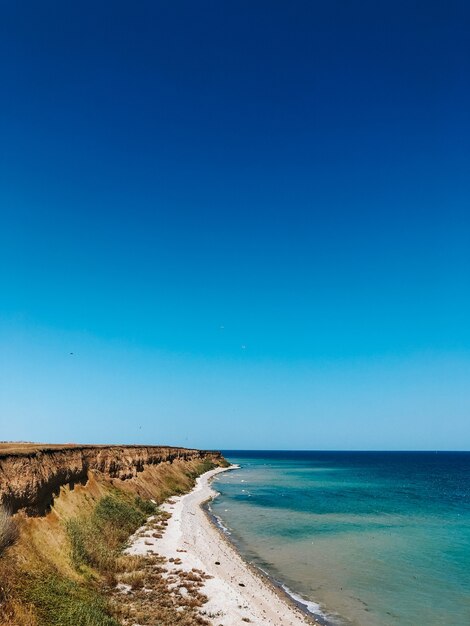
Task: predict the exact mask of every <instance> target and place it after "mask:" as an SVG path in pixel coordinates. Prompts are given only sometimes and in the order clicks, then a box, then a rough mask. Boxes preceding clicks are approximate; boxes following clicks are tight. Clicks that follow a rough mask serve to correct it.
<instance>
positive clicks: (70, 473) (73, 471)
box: [0, 444, 223, 515]
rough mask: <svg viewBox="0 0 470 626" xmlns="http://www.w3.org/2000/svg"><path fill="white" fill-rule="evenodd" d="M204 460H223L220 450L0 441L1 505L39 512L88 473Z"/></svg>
mask: <svg viewBox="0 0 470 626" xmlns="http://www.w3.org/2000/svg"><path fill="white" fill-rule="evenodd" d="M206 459H207V460H212V461H215V462H216V463H217V464H219V463H222V462H223V457H222V455H221V454H220V452H210V451H203V450H192V449H187V448H173V447H165V446H91V445H72V444H70V445H40V444H0V503H1V504H3V505H5V506H6V507H8V508H9V509H10V511H11V512H13V513H16V512H17V511H19V510H22V509H23V510H25V512H26V513H27V514H28V515H41V514H44V513H45V512H47V510H48V509H49V508H50V507H51V505H52V503H53V501H54V497H55V496H56V495H57V494H58V493H59V491H60V488H61V487H62V486H66V485H68V486H69V487H70V488H72V489H73V487H74V486H75V485H76V484H82V485H84V484H86V483H87V481H88V479H89V476H90V472H98V473H99V474H100V475H102V476H103V477H105V478H108V479H112V480H114V479H116V480H118V481H128V480H132V479H133V478H135V477H137V475H138V474H139V473H140V472H143V471H144V470H145V469H146V468H148V467H150V466H153V465H158V464H161V463H173V462H174V461H175V460H179V461H193V460H201V461H204V460H206Z"/></svg>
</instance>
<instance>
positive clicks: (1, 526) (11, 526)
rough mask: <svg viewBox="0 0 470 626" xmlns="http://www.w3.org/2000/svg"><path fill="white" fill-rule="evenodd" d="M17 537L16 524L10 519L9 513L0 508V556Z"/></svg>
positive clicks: (2, 507)
mask: <svg viewBox="0 0 470 626" xmlns="http://www.w3.org/2000/svg"><path fill="white" fill-rule="evenodd" d="M17 537H18V528H17V525H16V522H15V521H14V519H13V518H12V517H11V515H10V512H9V511H8V510H7V509H6V508H5V507H4V506H0V554H1V553H2V552H3V551H4V550H5V548H8V546H11V545H12V544H13V543H14V542H15V541H16V539H17Z"/></svg>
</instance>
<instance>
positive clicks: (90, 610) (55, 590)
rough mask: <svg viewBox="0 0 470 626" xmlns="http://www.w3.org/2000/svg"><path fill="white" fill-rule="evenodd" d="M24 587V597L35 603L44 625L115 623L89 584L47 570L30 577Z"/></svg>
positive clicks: (113, 625) (111, 625)
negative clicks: (25, 593)
mask: <svg viewBox="0 0 470 626" xmlns="http://www.w3.org/2000/svg"><path fill="white" fill-rule="evenodd" d="M27 589H28V591H27V598H26V599H27V600H28V601H29V602H32V603H33V604H34V605H35V607H36V609H37V614H38V617H39V620H40V623H41V624H43V625H44V626H119V622H117V621H116V620H115V619H114V618H113V617H111V616H110V615H109V612H108V607H107V606H106V602H105V600H104V599H103V597H102V596H101V595H100V594H99V593H98V591H96V590H94V589H93V588H91V587H88V586H86V585H83V584H79V583H76V582H73V581H71V580H68V579H67V578H64V577H61V576H58V575H57V574H53V573H51V574H49V575H48V576H46V577H44V578H40V579H33V580H32V581H31V583H30V584H29V585H28V587H27Z"/></svg>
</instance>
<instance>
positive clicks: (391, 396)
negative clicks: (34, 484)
mask: <svg viewBox="0 0 470 626" xmlns="http://www.w3.org/2000/svg"><path fill="white" fill-rule="evenodd" d="M469 32H470V4H469V3H468V2H466V1H461V2H452V1H448V0H446V1H443V0H442V1H440V2H433V1H430V0H427V1H426V2H424V1H423V2H413V1H410V0H407V1H406V2H405V1H401V0H393V1H390V2H389V1H384V2H377V0H374V1H373V2H372V1H366V0H363V1H361V2H345V1H342V2H339V1H335V0H331V1H328V2H317V1H312V0H309V1H305V2H301V1H292V2H277V1H273V0H270V1H266V2H261V1H253V0H250V2H244V1H237V2H231V1H227V2H215V1H213V2H206V1H199V2H194V1H187V2H181V1H178V0H172V1H171V2H166V1H165V2H160V1H154V0H152V1H149V2H147V1H144V2H132V3H131V2H122V1H114V2H112V3H110V2H101V1H99V0H94V1H93V2H87V1H83V2H79V3H68V2H66V3H64V2H58V1H56V2H49V1H44V2H31V1H25V2H21V3H19V2H4V3H2V5H1V7H0V217H1V221H0V439H6V440H9V439H25V440H43V441H45V440H47V441H77V442H112V443H113V442H116V443H117V442H123V443H134V442H135V443H167V444H174V445H180V444H181V445H186V446H198V447H216V448H308V449H321V448H330V449H331V448H333V449H339V448H346V449H370V448H375V449H396V448H399V449H438V448H439V449H453V448H457V449H469V448H470V202H469V201H470V43H469V38H468V33H469ZM70 353H73V354H70Z"/></svg>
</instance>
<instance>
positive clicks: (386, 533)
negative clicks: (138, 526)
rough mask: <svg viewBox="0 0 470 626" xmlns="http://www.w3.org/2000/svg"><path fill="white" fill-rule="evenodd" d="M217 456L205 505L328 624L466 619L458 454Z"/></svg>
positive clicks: (466, 499) (465, 468)
mask: <svg viewBox="0 0 470 626" xmlns="http://www.w3.org/2000/svg"><path fill="white" fill-rule="evenodd" d="M224 454H225V456H226V457H227V458H228V459H229V460H230V461H231V462H233V463H238V464H240V465H241V469H240V470H237V471H234V472H226V473H223V474H221V475H220V476H219V477H217V478H216V482H215V484H214V486H215V488H216V489H217V491H219V492H220V494H221V495H220V496H219V498H217V499H216V500H215V501H214V502H213V504H212V510H213V512H214V514H215V515H217V516H218V517H219V518H220V519H221V520H222V523H223V524H224V525H225V526H226V527H227V528H228V529H229V531H230V533H231V538H232V539H233V540H234V541H235V543H236V544H237V545H238V547H239V549H240V550H241V552H242V553H243V555H244V556H245V557H246V558H248V559H249V560H250V561H252V562H254V563H255V564H257V565H258V566H259V567H261V568H262V569H264V570H266V571H267V572H268V573H269V574H270V575H271V576H272V577H273V578H275V579H276V580H278V581H279V582H280V583H283V584H285V585H286V586H287V587H288V588H289V589H291V590H292V591H293V592H295V593H298V594H300V595H301V596H302V597H303V598H305V599H306V600H310V601H312V602H317V603H319V605H320V608H321V610H322V611H323V612H324V613H325V614H326V615H327V616H328V619H329V620H330V621H331V622H333V623H343V624H355V625H356V624H361V625H363V626H397V625H400V626H412V625H413V626H416V625H423V626H424V625H434V624H436V625H437V624H439V625H440V624H447V626H449V625H452V626H453V625H455V626H457V625H461V624H470V571H469V570H470V567H469V566H470V453H368V452H354V453H349V452H258V453H255V452H237V451H225V452H224Z"/></svg>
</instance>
